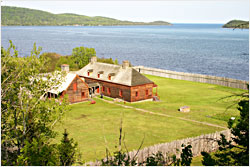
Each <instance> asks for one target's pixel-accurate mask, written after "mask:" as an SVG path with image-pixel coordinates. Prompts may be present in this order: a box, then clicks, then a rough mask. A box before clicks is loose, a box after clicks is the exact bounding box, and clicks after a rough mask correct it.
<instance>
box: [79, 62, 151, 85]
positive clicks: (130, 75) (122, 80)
mask: <svg viewBox="0 0 250 167" xmlns="http://www.w3.org/2000/svg"><path fill="white" fill-rule="evenodd" d="M90 69H93V73H92V75H91V76H88V70H90ZM100 71H103V74H101V76H100V78H98V77H97V74H98V72H100ZM112 73H115V75H114V76H112V79H111V80H108V76H109V74H112ZM77 74H78V75H79V76H83V77H89V78H93V79H98V80H102V81H107V82H112V83H117V84H121V85H127V86H136V85H143V84H148V83H154V82H153V81H151V80H149V79H148V78H146V77H145V76H144V75H142V74H141V73H139V72H138V71H136V70H135V69H133V68H131V67H127V68H122V66H120V65H113V64H106V63H99V62H95V63H89V64H88V65H86V66H85V67H83V68H82V69H81V70H79V71H78V72H77Z"/></svg>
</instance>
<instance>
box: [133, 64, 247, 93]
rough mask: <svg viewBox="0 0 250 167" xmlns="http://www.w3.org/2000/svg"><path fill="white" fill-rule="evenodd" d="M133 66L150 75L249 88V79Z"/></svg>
mask: <svg viewBox="0 0 250 167" xmlns="http://www.w3.org/2000/svg"><path fill="white" fill-rule="evenodd" d="M133 68H134V69H136V70H137V71H139V72H140V73H143V74H149V75H155V76H160V77H165V78H172V79H179V80H187V81H194V82H202V83H209V84H215V85H221V86H227V87H232V88H239V89H245V90H247V84H249V82H247V81H242V80H237V79H232V78H225V77H216V76H210V75H201V74H192V73H184V72H176V71H169V70H162V69H157V68H148V67H143V66H136V67H133Z"/></svg>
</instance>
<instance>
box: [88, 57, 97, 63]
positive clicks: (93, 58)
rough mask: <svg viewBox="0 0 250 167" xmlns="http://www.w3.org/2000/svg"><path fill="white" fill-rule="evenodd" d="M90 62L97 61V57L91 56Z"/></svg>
mask: <svg viewBox="0 0 250 167" xmlns="http://www.w3.org/2000/svg"><path fill="white" fill-rule="evenodd" d="M90 62H91V64H94V63H95V62H97V57H96V56H94V57H91V60H90Z"/></svg>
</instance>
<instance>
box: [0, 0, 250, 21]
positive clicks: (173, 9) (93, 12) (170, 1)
mask: <svg viewBox="0 0 250 167" xmlns="http://www.w3.org/2000/svg"><path fill="white" fill-rule="evenodd" d="M1 1H2V3H1V5H2V6H5V5H6V6H17V7H26V8H32V9H39V10H43V11H48V12H51V13H54V14H58V13H75V14H80V15H87V16H105V17H111V18H115V19H119V20H129V21H143V22H150V21H157V20H162V21H168V22H171V23H221V24H224V23H226V22H228V21H230V20H233V19H240V20H249V0H193V1H192V0H161V1H155V0H154V1H153V0H151V1H143V0H136V1H135V0H134V1H125V0H123V1H105V0H101V1H93V0H92V1H84V0H82V1H80V0H78V1H66V0H64V1H59V0H57V1H53V0H43V1H42V0H29V1H24V0H18V1H12V0H1Z"/></svg>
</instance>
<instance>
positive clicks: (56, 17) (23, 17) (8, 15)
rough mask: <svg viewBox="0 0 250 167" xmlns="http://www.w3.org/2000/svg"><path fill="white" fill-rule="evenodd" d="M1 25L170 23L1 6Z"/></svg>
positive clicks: (166, 23)
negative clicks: (133, 20) (122, 19)
mask: <svg viewBox="0 0 250 167" xmlns="http://www.w3.org/2000/svg"><path fill="white" fill-rule="evenodd" d="M1 9H2V13H1V14H2V18H1V21H2V25H3V26H14V25H16V26H34V25H43V26H65V25H81V26H101V25H103V26H108V25H171V24H170V23H168V22H164V21H155V22H149V23H144V22H131V21H121V20H117V19H112V18H108V17H101V16H96V17H89V16H84V15H77V14H73V13H63V14H53V13H49V12H45V11H41V10H34V9H28V8H19V7H9V6H2V7H1Z"/></svg>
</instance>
